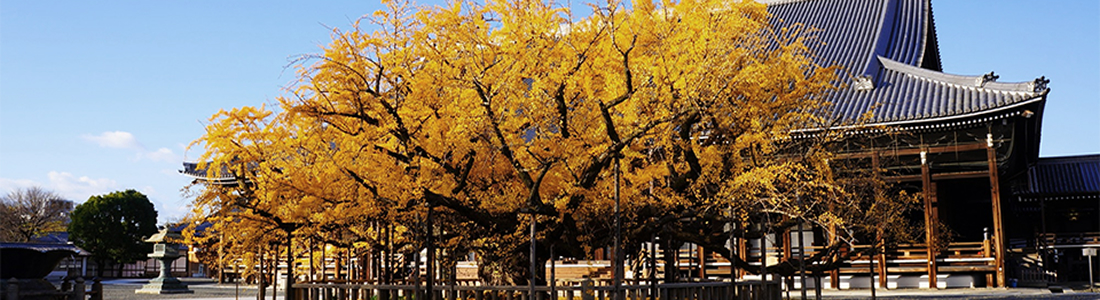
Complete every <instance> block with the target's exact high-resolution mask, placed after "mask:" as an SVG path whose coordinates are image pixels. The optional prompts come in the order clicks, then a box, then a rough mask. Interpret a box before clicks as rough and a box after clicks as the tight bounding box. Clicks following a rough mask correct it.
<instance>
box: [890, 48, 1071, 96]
mask: <svg viewBox="0 0 1100 300" xmlns="http://www.w3.org/2000/svg"><path fill="white" fill-rule="evenodd" d="M877 58H878V60H879V62H880V63H881V64H882V67H883V68H885V69H888V70H892V71H895V72H899V73H902V74H906V75H910V76H914V77H919V78H922V79H926V80H932V81H938V82H941V83H946V84H953V85H957V86H961V87H968V88H974V89H982V90H991V91H1002V92H1021V93H1030V94H1034V95H1036V96H1038V95H1040V94H1042V93H1046V91H1049V90H1050V89H1049V88H1047V87H1046V83H1045V82H1043V81H1045V77H1044V78H1038V79H1036V80H1035V81H1030V82H1028V81H1023V82H997V81H995V80H996V78H997V77H998V76H996V75H993V73H992V72H990V73H989V74H985V75H977V76H968V75H957V74H950V73H944V72H939V71H934V70H929V69H924V68H921V67H918V66H911V65H908V64H905V63H901V62H898V61H895V60H892V59H890V58H887V57H883V56H881V55H878V57H877Z"/></svg>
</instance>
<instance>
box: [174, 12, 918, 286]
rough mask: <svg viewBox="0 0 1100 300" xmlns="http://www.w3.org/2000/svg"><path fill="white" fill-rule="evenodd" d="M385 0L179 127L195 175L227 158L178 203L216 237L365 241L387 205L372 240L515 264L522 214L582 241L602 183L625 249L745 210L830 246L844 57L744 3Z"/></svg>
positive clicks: (521, 275) (839, 225)
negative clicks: (803, 225) (239, 98)
mask: <svg viewBox="0 0 1100 300" xmlns="http://www.w3.org/2000/svg"><path fill="white" fill-rule="evenodd" d="M386 4H387V9H385V10H382V11H378V12H375V13H374V14H373V15H372V16H370V17H367V18H364V19H362V20H360V21H357V22H355V23H354V24H353V26H352V28H351V29H350V30H339V29H334V30H333V41H332V43H331V44H329V45H328V47H326V48H325V49H324V53H321V54H316V55H306V56H303V57H302V58H301V59H300V60H298V61H297V62H298V64H297V65H296V68H297V70H298V75H299V77H298V78H299V79H298V80H297V81H296V82H295V84H294V85H293V87H291V89H290V93H289V95H288V96H286V97H281V98H279V99H278V101H277V104H276V105H275V106H277V107H276V108H273V109H269V108H268V107H266V106H260V107H242V108H234V109H231V110H228V111H224V110H223V111H220V112H218V113H217V114H215V115H214V116H213V117H212V118H211V120H210V123H209V125H208V126H207V128H206V134H205V135H204V136H203V137H202V138H200V139H199V140H197V141H196V142H195V143H194V145H199V146H201V147H203V148H204V149H205V153H204V154H203V156H202V157H201V158H200V161H202V162H203V165H202V166H203V167H204V168H205V169H206V170H209V174H210V176H212V177H220V176H233V177H236V178H237V179H238V182H237V184H236V185H231V186H224V185H223V186H217V185H206V186H203V187H202V188H201V190H200V192H199V194H198V196H197V197H196V199H195V201H194V208H195V211H194V214H193V216H192V217H193V219H194V220H195V221H196V222H210V223H213V224H214V225H213V226H212V227H211V229H210V230H208V231H211V232H218V231H222V232H225V231H227V230H232V231H233V232H235V233H236V234H231V235H230V236H229V237H223V238H225V239H226V240H225V242H226V243H227V247H229V248H230V249H236V250H230V251H231V252H232V251H236V252H237V253H239V255H245V254H244V253H247V252H248V251H249V250H250V249H256V248H255V245H256V244H261V245H262V244H263V243H266V242H267V241H263V240H264V239H272V240H278V239H283V238H289V237H293V236H297V237H302V238H305V237H310V238H318V239H320V240H325V241H326V242H328V243H333V244H340V245H342V246H346V247H358V248H364V249H380V247H383V246H384V245H383V235H382V232H383V229H385V228H386V227H385V226H379V224H391V225H393V226H395V228H393V229H392V230H391V231H392V232H396V236H395V237H394V239H392V241H391V242H392V243H395V244H396V245H385V246H386V247H393V246H396V247H397V248H398V249H405V250H400V251H405V252H406V253H413V252H415V251H416V249H422V248H423V247H424V245H425V243H426V242H427V241H428V236H427V233H428V232H433V233H434V234H433V236H435V239H436V241H435V242H434V243H435V244H436V246H437V247H440V248H445V249H447V250H448V253H466V252H471V251H472V252H475V253H477V254H479V257H480V258H482V264H480V266H481V267H482V268H495V269H494V270H495V271H497V272H484V273H483V275H485V276H484V277H492V275H488V274H503V275H501V276H499V277H498V278H486V279H489V280H492V281H499V282H510V283H519V284H522V283H525V282H526V279H525V278H530V276H529V274H528V273H527V269H526V267H525V266H526V265H527V262H526V261H527V260H526V251H527V249H529V248H528V247H529V246H530V244H529V242H528V238H527V231H526V229H527V228H528V226H529V225H530V222H537V223H538V224H537V225H538V226H537V228H538V233H537V239H538V251H537V252H538V256H539V257H540V259H541V260H545V259H548V258H549V251H548V249H549V248H548V247H550V245H552V247H554V249H555V251H556V253H558V254H559V255H567V256H574V257H583V256H585V255H586V254H587V253H591V251H592V250H593V249H596V248H600V247H606V246H608V245H610V244H611V240H610V237H611V236H612V234H610V233H611V230H613V218H612V217H613V215H614V214H613V213H612V207H613V203H614V195H615V193H616V192H615V191H616V190H618V191H621V192H620V193H621V195H620V197H621V201H622V213H623V218H624V219H626V220H631V221H630V222H626V223H624V224H623V232H624V236H625V238H626V242H625V243H624V245H625V246H626V247H627V249H628V251H637V250H638V249H637V246H636V245H639V244H640V242H641V241H648V240H649V239H650V237H652V236H654V235H659V236H661V237H662V238H663V239H666V240H676V241H681V242H685V241H687V242H694V243H698V244H701V245H704V246H707V247H709V248H710V249H713V250H719V249H722V248H724V247H726V243H725V242H726V240H727V239H728V237H729V236H730V235H731V234H736V235H738V236H742V237H754V236H760V235H761V234H764V233H765V232H774V230H776V229H775V228H773V227H766V226H765V227H762V228H756V229H752V230H750V228H749V227H747V226H743V225H745V224H749V223H763V219H762V218H770V217H772V216H774V217H775V218H776V220H774V222H770V223H768V224H773V225H774V226H777V227H781V226H788V227H789V226H792V225H793V224H794V222H790V221H789V220H796V219H802V220H806V221H807V222H811V223H814V224H817V225H818V226H821V227H822V228H830V230H831V232H830V234H831V235H832V236H834V237H838V238H837V239H834V242H833V244H830V248H831V249H835V248H836V247H838V246H839V245H840V243H841V242H842V241H844V240H846V239H847V238H850V236H851V233H850V231H848V230H847V229H848V228H857V227H855V226H854V224H855V223H853V222H856V221H858V220H860V218H858V217H856V216H852V212H851V210H853V209H857V207H858V205H857V203H856V202H854V201H853V199H857V198H859V197H857V195H856V193H859V192H860V191H864V190H873V189H862V190H861V189H848V188H846V186H848V185H850V184H847V183H845V182H842V181H838V173H837V172H836V169H837V165H836V164H833V165H830V160H832V159H834V155H833V153H834V148H832V147H834V146H833V145H835V142H836V141H838V140H840V139H843V138H844V136H845V134H844V133H842V132H836V131H830V130H821V129H823V128H828V127H829V126H828V125H829V122H830V121H831V120H828V119H825V118H823V117H821V116H820V115H819V113H820V112H822V111H824V110H825V108H826V107H827V106H828V105H829V103H828V102H827V101H825V99H826V96H827V95H828V93H830V92H831V91H832V90H833V89H834V88H835V87H834V82H835V81H836V79H837V76H838V74H843V72H841V71H840V70H838V69H836V68H835V67H829V66H820V65H817V64H815V63H814V60H813V57H812V53H810V51H809V50H808V49H809V48H808V46H807V45H809V44H810V43H813V42H814V39H813V32H812V30H809V29H806V28H801V27H789V28H775V27H773V26H772V25H771V24H770V22H769V19H768V13H767V11H766V10H765V7H764V5H762V4H759V3H756V2H753V1H725V0H691V1H679V2H654V1H646V0H639V1H635V2H633V3H630V4H629V5H627V4H624V3H620V2H617V1H610V2H607V3H601V4H593V5H591V7H592V10H591V11H590V12H585V13H586V16H585V17H583V18H582V17H576V16H575V15H574V13H575V12H574V11H572V10H571V9H570V8H568V7H562V6H561V5H560V4H557V3H553V2H544V1H533V0H491V1H487V2H485V3H480V2H473V1H452V2H449V4H447V5H446V6H436V7H425V6H417V5H415V4H413V3H410V2H404V1H386ZM815 129H818V130H815ZM616 164H618V165H619V168H621V172H622V177H621V178H622V179H621V180H620V181H618V182H616V181H615V180H614V178H615V176H613V169H615V168H614V166H615V165H616ZM873 184H877V183H873ZM616 186H618V189H616ZM899 201H903V202H904V201H907V200H904V199H901V200H899ZM429 209H430V210H432V212H433V213H434V215H435V219H434V221H433V223H432V224H425V220H426V217H427V213H428V210H429ZM784 220H786V221H784ZM727 223H734V224H738V226H733V227H727V226H724V224H727ZM425 226H429V227H430V228H433V230H431V231H428V230H423V228H425ZM230 228H231V229H230ZM211 236H212V235H209V234H208V235H207V238H209V237H211ZM230 239H232V241H231V240H230ZM632 245H634V246H632ZM717 252H719V253H721V254H723V255H727V254H728V251H725V253H722V251H717ZM822 255H829V253H828V252H827V253H825V254H822ZM727 256H728V255H727ZM443 259H447V258H443ZM730 259H732V260H734V261H735V263H737V264H738V265H739V266H740V267H743V268H746V269H749V270H753V271H759V270H756V269H752V268H753V266H750V265H749V264H747V263H745V262H743V261H740V260H739V259H737V258H736V257H730ZM539 265H542V264H539ZM756 268H757V269H759V267H756ZM540 280H541V278H540Z"/></svg>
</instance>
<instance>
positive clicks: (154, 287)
mask: <svg viewBox="0 0 1100 300" xmlns="http://www.w3.org/2000/svg"><path fill="white" fill-rule="evenodd" d="M134 293H137V294H158V295H159V294H193V293H195V291H192V290H189V289H187V284H185V283H183V282H180V280H179V279H176V278H175V277H169V278H163V277H157V278H153V279H151V280H149V283H147V284H145V285H143V286H141V289H139V290H135V291H134Z"/></svg>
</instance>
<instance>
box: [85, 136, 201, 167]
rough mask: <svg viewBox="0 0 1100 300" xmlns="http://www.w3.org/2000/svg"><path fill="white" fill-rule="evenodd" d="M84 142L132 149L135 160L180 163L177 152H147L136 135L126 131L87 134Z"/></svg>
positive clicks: (162, 148) (170, 150)
mask: <svg viewBox="0 0 1100 300" xmlns="http://www.w3.org/2000/svg"><path fill="white" fill-rule="evenodd" d="M81 137H82V138H84V140H87V141H89V142H93V143H96V144H98V145H99V146H100V147H104V148H115V149H130V150H133V151H135V152H136V153H135V157H136V158H135V160H141V159H148V160H150V161H156V162H178V161H180V158H179V155H176V152H175V151H172V149H168V148H165V147H161V148H159V149H157V150H153V151H147V150H146V149H145V146H142V145H141V143H139V142H138V140H137V138H136V137H134V134H132V133H129V132H125V131H107V132H104V133H101V134H99V135H91V134H85V135H83V136H81Z"/></svg>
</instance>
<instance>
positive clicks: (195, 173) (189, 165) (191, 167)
mask: <svg viewBox="0 0 1100 300" xmlns="http://www.w3.org/2000/svg"><path fill="white" fill-rule="evenodd" d="M179 172H180V174H183V175H186V176H188V177H191V178H195V179H196V180H200V181H203V182H205V183H213V184H234V183H236V181H237V178H236V177H233V176H232V175H230V174H231V173H230V172H229V171H228V170H224V171H223V172H221V174H223V175H222V176H220V177H216V178H210V177H207V172H206V169H205V168H199V164H198V163H195V162H183V170H180V171H179Z"/></svg>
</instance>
